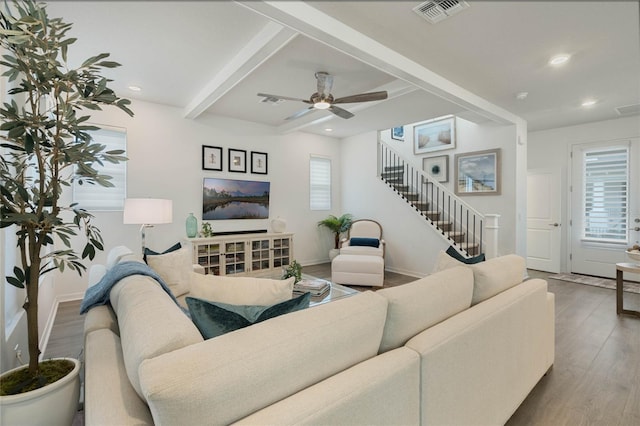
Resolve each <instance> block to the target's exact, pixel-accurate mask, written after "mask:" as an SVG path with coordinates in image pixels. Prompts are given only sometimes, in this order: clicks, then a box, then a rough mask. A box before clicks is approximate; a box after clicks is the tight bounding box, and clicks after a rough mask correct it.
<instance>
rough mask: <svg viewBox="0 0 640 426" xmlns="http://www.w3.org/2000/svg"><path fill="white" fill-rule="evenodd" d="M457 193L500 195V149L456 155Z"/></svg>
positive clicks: (455, 187)
mask: <svg viewBox="0 0 640 426" xmlns="http://www.w3.org/2000/svg"><path fill="white" fill-rule="evenodd" d="M455 163H456V166H455V180H456V181H455V186H454V189H455V193H456V194H458V195H500V168H501V164H500V149H499V148H498V149H489V150H486V151H476V152H468V153H466V154H456V156H455Z"/></svg>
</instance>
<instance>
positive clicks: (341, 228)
mask: <svg viewBox="0 0 640 426" xmlns="http://www.w3.org/2000/svg"><path fill="white" fill-rule="evenodd" d="M352 220H353V216H352V215H350V214H349V213H345V214H343V215H342V216H340V217H336V216H334V215H329V216H328V217H327V218H326V219H323V220H321V221H320V222H318V226H321V227H325V228H327V229H329V230H330V231H331V232H332V233H333V238H334V247H333V249H331V250H330V251H329V259H331V260H333V258H334V257H336V256H337V255H338V253H339V252H340V235H341V234H342V233H343V232H347V231H348V230H349V228H350V227H351V221H352Z"/></svg>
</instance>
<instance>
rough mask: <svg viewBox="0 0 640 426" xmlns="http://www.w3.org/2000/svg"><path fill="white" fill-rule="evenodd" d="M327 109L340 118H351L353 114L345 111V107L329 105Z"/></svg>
mask: <svg viewBox="0 0 640 426" xmlns="http://www.w3.org/2000/svg"><path fill="white" fill-rule="evenodd" d="M328 110H329V111H331V112H332V113H334V114H335V115H337V116H338V117H340V118H351V117H353V114H351V113H350V112H349V111H347V110H346V109H342V108H340V107H337V106H335V105H331V106H330V107H329V108H328Z"/></svg>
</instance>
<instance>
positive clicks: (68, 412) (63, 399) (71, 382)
mask: <svg viewBox="0 0 640 426" xmlns="http://www.w3.org/2000/svg"><path fill="white" fill-rule="evenodd" d="M54 359H56V358H54ZM65 359H67V360H69V361H71V362H73V363H74V364H75V366H74V368H73V370H71V372H70V373H69V374H67V375H66V376H65V377H63V378H62V379H60V380H58V381H57V382H55V383H52V384H50V385H48V386H45V387H43V388H40V389H36V390H33V391H30V392H26V393H21V394H18V395H8V396H0V424H1V425H3V426H9V425H50V426H53V425H60V426H69V425H70V424H71V423H72V422H73V416H74V415H75V414H76V412H77V411H78V401H79V399H80V361H78V360H75V359H73V358H65ZM22 368H27V366H21V367H18V368H14V369H13V370H9V371H7V372H5V373H3V374H2V375H3V376H4V375H6V374H9V373H11V372H13V371H16V370H20V369H22Z"/></svg>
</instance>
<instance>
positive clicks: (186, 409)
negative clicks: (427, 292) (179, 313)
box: [140, 292, 387, 425]
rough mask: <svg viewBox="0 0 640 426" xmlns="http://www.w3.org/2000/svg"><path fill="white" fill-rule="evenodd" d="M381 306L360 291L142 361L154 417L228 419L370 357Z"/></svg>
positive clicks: (378, 331)
mask: <svg viewBox="0 0 640 426" xmlns="http://www.w3.org/2000/svg"><path fill="white" fill-rule="evenodd" d="M386 308H387V302H386V299H385V298H383V297H381V296H379V295H377V294H376V293H373V292H365V293H359V294H357V295H354V296H351V297H347V298H344V299H340V300H336V301H334V302H331V303H325V304H322V305H318V306H314V307H311V308H309V309H304V310H302V311H298V312H293V313H291V314H288V315H282V316H279V317H276V318H273V319H271V320H269V321H263V322H261V323H259V324H255V325H252V326H251V327H246V328H243V329H241V330H237V331H234V332H233V333H227V334H224V335H222V336H219V337H217V338H215V339H209V340H206V341H204V342H203V343H199V344H197V345H191V346H188V347H185V348H182V349H180V350H177V351H174V352H169V353H165V354H164V355H161V356H159V357H156V358H153V359H148V360H146V361H144V362H143V363H142V365H141V366H140V380H141V384H142V389H143V391H144V395H145V398H146V400H147V403H148V404H149V408H150V409H151V413H152V414H153V418H154V421H155V422H156V423H157V424H184V425H187V424H201V423H203V419H208V420H209V422H210V423H215V424H230V423H233V422H234V421H237V420H239V419H241V418H243V417H246V416H247V415H249V414H251V413H253V412H255V411H257V410H260V409H262V408H264V407H266V406H268V405H271V404H273V403H274V402H276V401H280V400H281V399H283V398H286V397H288V396H290V395H292V394H294V393H296V392H298V391H300V390H302V389H305V388H308V387H309V386H311V385H313V384H315V383H318V382H320V381H321V380H323V379H325V378H327V377H331V376H333V375H334V374H336V373H338V372H340V371H343V370H345V369H347V368H349V367H351V366H353V365H355V364H357V363H359V362H361V361H364V360H366V359H369V358H371V357H373V356H375V355H376V353H377V352H378V347H379V346H380V338H381V336H382V330H383V327H384V321H385V317H386V310H387V309H386ZM247 348H251V349H247ZM185 360H187V361H185Z"/></svg>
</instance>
